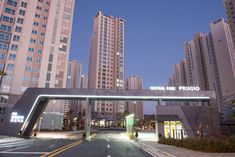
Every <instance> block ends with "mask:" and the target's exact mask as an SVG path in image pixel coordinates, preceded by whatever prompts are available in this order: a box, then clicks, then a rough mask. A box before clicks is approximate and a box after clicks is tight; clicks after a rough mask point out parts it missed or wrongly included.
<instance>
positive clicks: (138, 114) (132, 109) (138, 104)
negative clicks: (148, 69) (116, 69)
mask: <svg viewBox="0 0 235 157" xmlns="http://www.w3.org/2000/svg"><path fill="white" fill-rule="evenodd" d="M126 89H136V90H138V89H139V90H142V89H143V79H142V78H140V77H138V76H130V77H129V78H128V79H127V80H126ZM125 108H126V111H128V112H129V113H134V114H135V118H136V119H139V120H143V118H144V109H143V101H128V102H126V107H125Z"/></svg>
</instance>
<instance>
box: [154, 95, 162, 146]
mask: <svg viewBox="0 0 235 157" xmlns="http://www.w3.org/2000/svg"><path fill="white" fill-rule="evenodd" d="M161 103H162V100H161V99H159V101H157V102H156V111H155V112H156V113H155V130H156V140H157V142H158V141H159V133H158V120H157V106H158V105H161Z"/></svg>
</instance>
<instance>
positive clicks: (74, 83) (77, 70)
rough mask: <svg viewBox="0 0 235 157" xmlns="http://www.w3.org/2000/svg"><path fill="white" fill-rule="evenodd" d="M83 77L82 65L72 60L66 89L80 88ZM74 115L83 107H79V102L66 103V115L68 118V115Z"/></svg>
mask: <svg viewBox="0 0 235 157" xmlns="http://www.w3.org/2000/svg"><path fill="white" fill-rule="evenodd" d="M81 77H82V64H81V63H79V62H78V61H76V60H72V61H70V62H69V63H68V71H67V85H66V88H72V89H76V88H80V84H81ZM71 110H72V112H73V113H72V114H74V115H77V113H79V112H80V110H81V106H80V105H79V101H78V100H66V101H65V109H64V115H65V118H67V115H68V114H69V113H70V112H71Z"/></svg>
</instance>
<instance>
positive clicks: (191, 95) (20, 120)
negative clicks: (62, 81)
mask: <svg viewBox="0 0 235 157" xmlns="http://www.w3.org/2000/svg"><path fill="white" fill-rule="evenodd" d="M50 99H64V100H68V99H76V100H87V101H88V107H87V113H86V132H87V133H86V136H87V137H89V135H90V119H91V106H92V105H93V103H94V101H95V100H113V101H137V100H139V101H159V100H161V101H206V102H209V105H210V106H211V107H212V108H217V105H216V99H215V94H214V92H212V91H197V92H190V91H150V90H107V89H104V90H102V89H67V88H28V89H27V90H26V91H25V92H24V94H23V95H22V96H21V98H20V99H19V100H18V102H17V103H16V104H15V106H14V107H13V109H12V111H11V114H9V115H7V117H6V119H5V120H4V122H3V125H2V126H1V128H0V134H2V135H8V136H26V137H28V136H31V133H32V129H33V127H34V125H35V124H36V122H37V120H38V119H39V117H40V116H41V115H42V113H43V111H44V110H45V108H46V106H47V103H48V100H50ZM14 118H15V119H14Z"/></svg>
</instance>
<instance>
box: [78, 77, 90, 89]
mask: <svg viewBox="0 0 235 157" xmlns="http://www.w3.org/2000/svg"><path fill="white" fill-rule="evenodd" d="M80 88H81V89H86V88H88V77H87V75H84V74H83V75H82V76H81V81H80Z"/></svg>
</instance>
